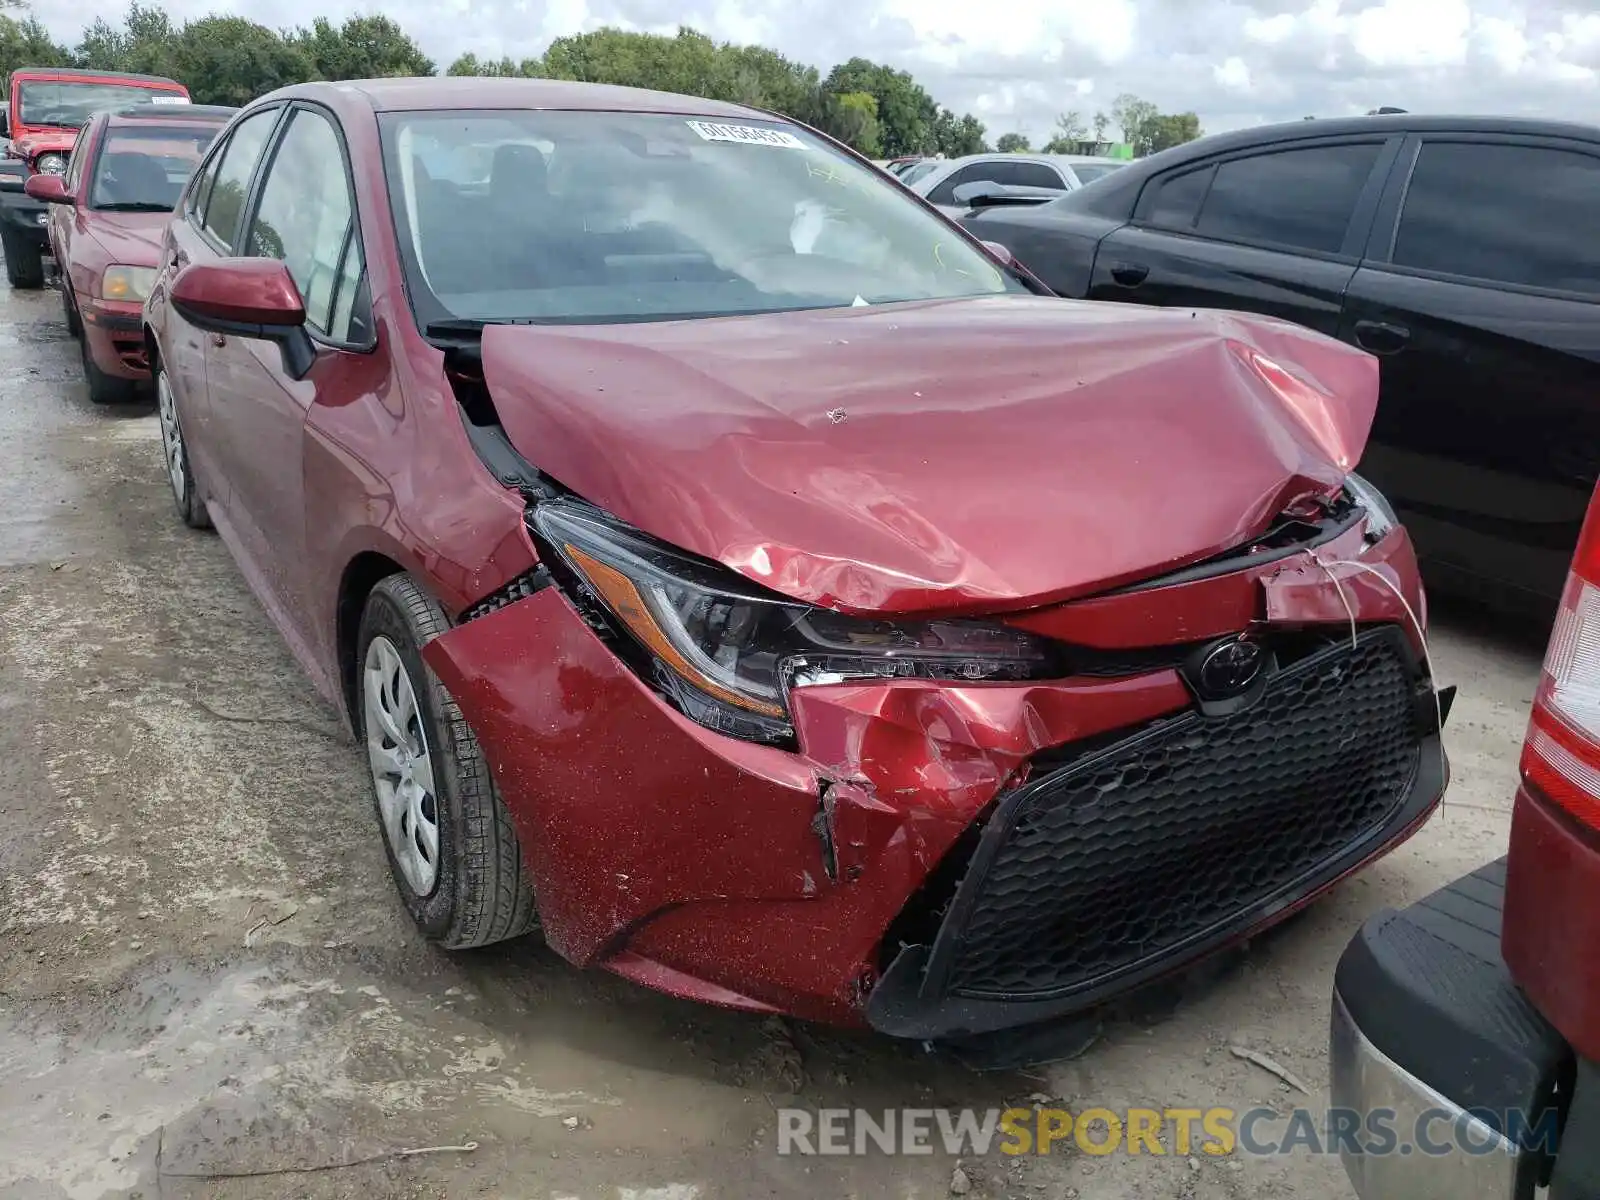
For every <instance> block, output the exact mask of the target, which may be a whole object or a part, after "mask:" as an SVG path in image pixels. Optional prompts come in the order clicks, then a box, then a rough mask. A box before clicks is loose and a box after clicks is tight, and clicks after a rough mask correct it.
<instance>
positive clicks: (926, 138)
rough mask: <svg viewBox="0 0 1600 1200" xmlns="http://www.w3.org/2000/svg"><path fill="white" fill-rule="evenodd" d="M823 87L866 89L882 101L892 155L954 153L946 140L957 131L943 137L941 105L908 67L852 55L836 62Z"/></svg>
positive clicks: (887, 150)
mask: <svg viewBox="0 0 1600 1200" xmlns="http://www.w3.org/2000/svg"><path fill="white" fill-rule="evenodd" d="M823 87H824V88H825V89H826V90H827V91H829V92H831V93H833V94H834V95H848V94H850V93H852V92H866V93H868V94H869V95H871V96H872V98H873V99H875V100H876V101H877V102H878V124H879V126H880V127H881V129H882V131H883V134H882V137H883V153H884V154H887V155H889V156H890V157H891V158H892V157H895V156H897V155H901V154H926V153H928V152H930V151H933V150H944V152H945V153H946V154H949V153H951V151H950V150H949V149H947V148H946V146H945V145H944V141H946V140H951V139H952V138H953V136H954V135H953V134H950V135H949V137H947V138H946V139H943V140H941V138H940V136H939V128H938V122H939V117H940V113H939V106H938V105H937V104H935V103H934V101H933V97H932V96H930V95H928V93H927V92H926V91H925V90H924V89H923V88H922V86H921V85H920V84H918V83H917V82H916V81H915V80H914V79H912V78H911V76H910V75H909V74H908V73H906V72H905V71H896V70H895V69H894V68H893V67H888V66H884V65H883V64H882V63H875V62H872V61H870V60H868V59H865V58H852V59H851V60H850V61H849V62H844V63H840V64H839V65H838V66H836V67H835V68H834V69H833V70H832V71H831V72H830V73H829V75H828V78H827V79H826V81H824V83H823Z"/></svg>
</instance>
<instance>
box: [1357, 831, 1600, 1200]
mask: <svg viewBox="0 0 1600 1200" xmlns="http://www.w3.org/2000/svg"><path fill="white" fill-rule="evenodd" d="M1505 877H1506V860H1505V859H1504V858H1500V859H1497V860H1496V861H1494V862H1492V863H1489V864H1488V865H1487V866H1484V867H1481V868H1479V869H1478V870H1476V871H1474V872H1473V873H1472V874H1470V875H1466V876H1463V877H1462V878H1460V879H1457V880H1456V881H1455V882H1454V883H1451V884H1449V885H1448V886H1446V887H1443V888H1440V889H1439V890H1438V891H1436V892H1434V893H1433V894H1432V895H1429V896H1427V897H1425V898H1424V899H1422V900H1419V901H1418V902H1417V903H1416V904H1413V905H1411V906H1410V907H1409V908H1406V909H1402V910H1400V911H1396V910H1394V909H1383V910H1381V911H1380V912H1378V913H1376V914H1374V915H1373V916H1371V917H1369V918H1368V919H1367V921H1366V923H1365V924H1363V925H1362V926H1361V928H1360V930H1358V931H1357V933H1356V935H1355V937H1354V938H1353V939H1352V940H1351V942H1350V944H1349V945H1348V946H1347V947H1346V948H1345V951H1344V954H1343V956H1341V958H1340V959H1339V965H1338V968H1337V970H1336V971H1335V973H1334V988H1335V990H1336V992H1337V993H1338V995H1339V997H1340V999H1341V1000H1342V1001H1343V1003H1344V1006H1345V1009H1346V1011H1348V1012H1349V1014H1350V1017H1351V1020H1352V1021H1353V1022H1354V1023H1355V1025H1356V1027H1357V1028H1358V1029H1360V1031H1361V1033H1362V1035H1363V1036H1364V1037H1365V1038H1366V1039H1367V1040H1368V1041H1369V1042H1371V1043H1372V1045H1373V1046H1375V1047H1376V1048H1377V1049H1378V1050H1379V1051H1381V1052H1382V1053H1383V1054H1384V1055H1386V1056H1387V1057H1388V1058H1389V1059H1390V1060H1391V1061H1392V1062H1394V1064H1395V1065H1396V1066H1398V1067H1399V1068H1400V1069H1401V1070H1403V1071H1406V1072H1407V1073H1408V1074H1410V1075H1412V1076H1414V1077H1415V1078H1417V1079H1419V1080H1421V1081H1422V1082H1423V1083H1425V1084H1427V1085H1428V1086H1429V1087H1431V1088H1432V1089H1433V1090H1434V1091H1436V1092H1438V1093H1440V1094H1441V1095H1443V1096H1444V1097H1446V1098H1447V1099H1449V1100H1451V1101H1453V1102H1454V1103H1456V1104H1458V1105H1460V1106H1461V1107H1463V1108H1471V1109H1472V1110H1473V1113H1474V1115H1475V1116H1477V1117H1478V1118H1479V1119H1480V1120H1482V1121H1484V1122H1485V1123H1486V1124H1488V1125H1490V1126H1491V1127H1492V1128H1494V1129H1495V1130H1496V1132H1499V1133H1502V1134H1505V1133H1507V1132H1508V1131H1507V1130H1506V1129H1505V1128H1503V1125H1504V1120H1503V1118H1504V1115H1505V1114H1506V1113H1507V1112H1508V1111H1510V1110H1520V1111H1521V1112H1523V1113H1525V1114H1528V1116H1529V1119H1530V1120H1531V1119H1532V1118H1533V1116H1534V1115H1535V1114H1537V1113H1539V1112H1540V1111H1542V1110H1543V1109H1545V1108H1547V1107H1548V1106H1549V1105H1550V1104H1552V1103H1553V1102H1554V1100H1555V1097H1556V1094H1557V1091H1558V1088H1559V1085H1560V1084H1561V1081H1562V1079H1563V1076H1564V1075H1569V1073H1570V1064H1571V1052H1570V1051H1569V1050H1568V1048H1567V1045H1566V1042H1565V1041H1564V1040H1563V1039H1562V1037H1561V1035H1560V1034H1559V1033H1557V1032H1556V1030H1555V1029H1554V1028H1553V1027H1552V1026H1551V1025H1550V1023H1549V1022H1548V1021H1546V1020H1545V1019H1544V1017H1543V1016H1542V1015H1541V1014H1540V1012H1539V1011H1538V1009H1536V1008H1535V1007H1534V1006H1533V1004H1532V1003H1531V1002H1530V1001H1529V1000H1528V998H1527V997H1526V996H1525V995H1523V993H1522V991H1521V990H1520V989H1519V988H1518V987H1517V985H1516V984H1515V983H1514V982H1513V981H1512V978H1511V973H1510V971H1509V970H1508V969H1507V968H1506V965H1505V962H1504V960H1503V959H1502V958H1501V956H1500V923H1501V910H1502V906H1503V904H1504V900H1505ZM1590 1194H1593V1193H1590Z"/></svg>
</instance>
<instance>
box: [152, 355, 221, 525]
mask: <svg viewBox="0 0 1600 1200" xmlns="http://www.w3.org/2000/svg"><path fill="white" fill-rule="evenodd" d="M155 377H156V415H157V417H158V418H159V419H160V422H161V457H162V460H163V461H164V462H165V463H166V467H167V482H168V483H169V484H171V485H172V501H173V503H174V504H176V505H177V507H178V516H179V517H180V518H181V519H182V520H183V523H184V524H185V525H187V526H188V527H189V528H190V529H210V528H211V513H210V512H209V511H208V510H207V509H206V502H205V501H204V500H203V499H202V498H201V496H200V492H199V489H198V488H196V486H195V482H194V472H193V471H191V470H190V469H189V448H188V447H187V446H186V445H185V444H184V441H183V425H182V423H181V422H180V421H179V420H178V401H177V397H175V396H174V395H173V394H172V383H171V381H170V380H169V379H168V378H167V372H166V368H165V367H163V366H161V364H160V363H157V364H156V367H155Z"/></svg>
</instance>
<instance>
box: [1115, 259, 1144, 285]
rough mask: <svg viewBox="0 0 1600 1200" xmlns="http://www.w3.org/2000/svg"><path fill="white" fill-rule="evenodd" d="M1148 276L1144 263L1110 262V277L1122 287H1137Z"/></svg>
mask: <svg viewBox="0 0 1600 1200" xmlns="http://www.w3.org/2000/svg"><path fill="white" fill-rule="evenodd" d="M1149 276H1150V268H1149V267H1147V266H1145V265H1144V263H1131V262H1119V263H1112V264H1111V278H1112V279H1114V280H1116V281H1117V282H1118V283H1120V284H1121V285H1122V286H1123V287H1138V286H1139V285H1140V284H1141V283H1143V282H1144V281H1145V280H1146V279H1147V278H1149Z"/></svg>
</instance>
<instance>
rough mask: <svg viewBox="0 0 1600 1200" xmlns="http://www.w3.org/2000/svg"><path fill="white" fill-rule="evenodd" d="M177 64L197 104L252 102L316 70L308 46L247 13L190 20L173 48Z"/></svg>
mask: <svg viewBox="0 0 1600 1200" xmlns="http://www.w3.org/2000/svg"><path fill="white" fill-rule="evenodd" d="M172 63H173V66H174V67H175V68H176V71H175V74H176V76H177V78H178V79H180V80H182V81H183V82H184V83H185V84H187V85H188V88H189V92H190V94H191V95H192V96H193V97H194V100H195V102H196V103H197V104H234V105H242V104H248V103H249V102H250V101H251V100H254V99H255V98H256V97H257V96H260V95H262V94H264V93H266V92H270V91H272V90H274V89H275V88H280V87H283V86H285V85H286V84H291V83H303V82H304V81H305V80H307V79H312V78H315V75H316V69H315V67H314V65H313V64H312V61H311V56H310V55H309V54H307V53H306V52H305V50H304V48H303V47H300V46H297V45H292V44H290V43H288V42H285V41H284V40H283V38H281V37H279V36H278V35H277V34H276V33H274V32H273V31H272V30H270V29H268V28H267V27H266V26H264V25H257V24H256V23H255V22H254V21H247V20H245V19H244V18H243V17H202V18H200V20H198V21H190V22H189V23H188V24H186V25H185V26H184V27H183V29H182V31H181V32H180V33H179V34H178V37H177V41H176V44H175V45H174V46H173V47H172Z"/></svg>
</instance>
